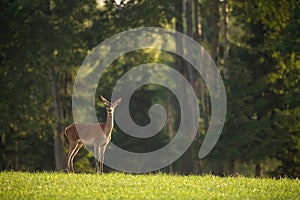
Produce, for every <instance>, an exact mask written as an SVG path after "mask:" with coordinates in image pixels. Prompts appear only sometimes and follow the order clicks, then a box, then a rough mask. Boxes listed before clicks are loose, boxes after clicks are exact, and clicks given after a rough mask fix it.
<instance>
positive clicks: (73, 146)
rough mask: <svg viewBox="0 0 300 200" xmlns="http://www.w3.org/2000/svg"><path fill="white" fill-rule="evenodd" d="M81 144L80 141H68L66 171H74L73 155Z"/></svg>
mask: <svg viewBox="0 0 300 200" xmlns="http://www.w3.org/2000/svg"><path fill="white" fill-rule="evenodd" d="M81 146H82V143H80V142H76V143H75V142H70V143H69V152H68V155H67V167H68V172H75V171H74V166H73V159H74V157H75V155H76V154H77V153H78V151H79V149H80V148H81Z"/></svg>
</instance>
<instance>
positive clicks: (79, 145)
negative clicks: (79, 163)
mask: <svg viewBox="0 0 300 200" xmlns="http://www.w3.org/2000/svg"><path fill="white" fill-rule="evenodd" d="M82 145H83V144H82V143H81V142H78V143H77V144H76V146H75V149H74V151H73V154H72V155H71V170H72V172H75V170H74V165H73V163H74V162H73V160H74V157H75V156H76V155H77V153H78V151H79V150H80V148H81V147H82Z"/></svg>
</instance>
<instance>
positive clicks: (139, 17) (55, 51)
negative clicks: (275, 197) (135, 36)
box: [0, 0, 300, 178]
mask: <svg viewBox="0 0 300 200" xmlns="http://www.w3.org/2000/svg"><path fill="white" fill-rule="evenodd" d="M299 10H300V1H299V0H292V1H287V0H278V1H270V0H254V1H246V0H163V1H162V0H115V1H113V0H95V1H93V0H86V1H79V0H74V1H68V2H67V1H61V0H44V1H39V0H28V1H19V0H17V1H14V0H5V1H4V0H2V1H1V2H0V19H1V23H0V27H1V32H0V87H1V90H0V171H9V170H16V171H33V172H34V171H63V170H64V169H66V154H67V151H68V143H67V141H66V138H65V136H64V129H65V127H67V126H68V125H69V124H72V123H73V115H72V90H73V85H74V81H75V78H76V75H77V71H78V69H79V67H80V65H81V64H82V62H83V60H84V59H85V57H86V56H87V55H88V54H89V53H90V52H91V51H92V49H93V48H94V47H95V46H97V45H98V44H100V43H101V42H103V41H104V40H106V39H107V38H110V37H112V36H114V35H116V34H118V33H121V32H123V31H127V30H131V29H135V28H142V27H161V28H166V29H171V30H176V31H178V32H180V33H183V34H186V35H187V36H189V37H191V38H193V39H194V40H195V41H197V42H198V43H199V44H200V45H201V46H202V47H204V49H205V50H206V51H207V52H208V54H209V55H210V57H211V58H212V59H213V61H214V62H215V63H216V65H217V66H218V69H219V71H220V73H221V76H222V79H223V82H224V85H225V90H226V96H227V108H226V109H227V112H226V119H225V124H224V127H223V130H222V133H221V136H220V138H219V140H218V142H217V143H216V145H215V147H214V148H213V150H212V151H211V152H210V153H209V154H208V155H207V156H206V157H205V158H202V159H199V158H198V151H199V149H200V147H201V144H202V141H203V139H204V137H205V134H206V131H207V129H208V127H209V123H210V120H211V119H210V116H211V102H210V94H209V92H208V88H207V86H206V85H205V83H204V82H203V79H202V78H201V76H200V74H199V73H198V72H197V71H196V70H195V69H193V68H192V67H191V66H190V64H189V63H188V62H187V61H186V60H184V59H183V58H180V57H179V56H176V55H174V54H172V53H170V52H166V51H160V50H155V49H142V50H136V51H133V52H129V53H127V54H125V55H122V56H121V57H119V58H118V59H116V60H115V61H114V62H113V63H111V64H110V66H109V67H108V68H107V69H106V70H105V72H104V74H103V76H102V77H101V79H100V80H99V84H98V87H97V92H96V95H95V96H96V98H95V102H96V109H97V117H98V119H99V121H100V122H103V121H105V119H106V112H105V108H104V105H103V103H102V102H101V100H100V95H103V96H105V97H107V98H108V99H110V97H111V95H112V91H113V88H114V85H115V84H116V82H117V81H118V80H119V79H120V77H121V76H122V75H123V74H125V73H126V72H127V71H129V70H130V69H132V68H133V67H134V66H138V65H141V64H145V63H163V64H165V65H168V66H170V67H172V68H174V69H175V70H177V71H178V72H179V73H181V74H182V75H183V76H184V77H185V78H186V79H187V80H188V81H189V83H190V84H191V86H192V88H194V90H195V94H196V95H197V100H198V106H199V110H200V116H199V119H198V122H199V128H198V131H197V135H196V137H195V140H194V141H193V144H192V145H191V146H190V147H189V148H188V149H187V150H186V151H185V152H184V154H183V155H182V156H181V157H180V158H179V159H177V160H176V161H175V162H173V163H172V164H170V165H169V166H168V167H165V168H163V169H160V171H162V172H165V173H170V174H173V173H175V174H184V175H188V174H196V175H198V174H214V175H219V176H230V175H236V174H242V175H245V176H256V177H290V178H299V177H300V12H299ZM116 45H117V44H116ZM160 75H162V76H163V74H160ZM212 78H213V76H212ZM157 103H158V104H160V105H162V106H163V107H164V108H165V109H166V112H167V116H168V118H167V121H166V124H165V126H164V127H163V128H162V129H161V131H160V132H159V134H157V135H155V136H154V137H151V138H149V139H147V140H145V139H141V138H135V137H130V136H128V135H127V134H126V133H125V132H124V131H123V130H121V129H120V128H119V127H118V124H115V127H114V130H113V133H112V142H113V143H114V144H116V145H117V146H119V147H121V148H123V149H126V150H128V151H133V152H150V151H153V150H155V149H159V148H160V147H162V146H164V145H166V144H168V143H169V142H170V140H172V138H173V137H174V133H176V130H177V129H178V124H179V119H180V117H179V116H180V109H179V108H178V106H179V104H178V101H177V100H176V97H175V96H174V94H173V93H172V92H170V91H169V90H168V89H166V88H164V87H158V86H157V85H153V84H149V85H145V86H143V87H141V88H138V89H137V90H136V91H135V92H134V94H133V96H132V97H131V99H130V106H129V107H130V114H131V117H132V119H133V120H134V122H135V123H137V124H138V125H141V126H145V125H147V124H148V123H149V115H148V112H149V108H150V107H151V106H152V105H153V104H157ZM119 106H122V104H120V105H119ZM116 112H118V110H116ZM74 164H75V168H76V171H78V172H87V173H88V172H91V173H93V172H94V170H95V169H94V165H95V161H94V157H93V155H92V154H91V153H90V152H89V151H88V150H87V149H85V148H82V149H81V150H80V152H79V153H78V156H77V157H76V158H75V162H74ZM104 171H105V172H110V171H114V169H112V168H109V167H107V166H106V167H105V170H104Z"/></svg>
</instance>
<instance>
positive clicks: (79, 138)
mask: <svg viewBox="0 0 300 200" xmlns="http://www.w3.org/2000/svg"><path fill="white" fill-rule="evenodd" d="M101 99H102V101H103V103H104V105H105V106H106V111H107V116H106V122H105V123H97V124H71V125H70V126H68V127H67V128H66V129H65V135H66V137H67V140H68V143H69V152H68V155H67V170H68V171H69V172H75V171H74V166H73V159H74V157H75V156H76V154H77V153H78V151H79V149H80V148H81V147H82V145H83V144H85V145H88V146H93V147H94V156H95V161H96V172H100V174H102V173H103V161H104V153H105V149H106V146H107V144H108V143H109V141H110V140H111V132H112V130H113V127H114V120H113V115H114V110H115V107H116V106H117V105H119V104H120V102H121V98H119V99H117V100H116V101H115V102H114V103H111V102H109V101H108V100H107V99H105V98H104V97H103V96H101ZM77 130H79V132H80V135H79V134H78V131H77Z"/></svg>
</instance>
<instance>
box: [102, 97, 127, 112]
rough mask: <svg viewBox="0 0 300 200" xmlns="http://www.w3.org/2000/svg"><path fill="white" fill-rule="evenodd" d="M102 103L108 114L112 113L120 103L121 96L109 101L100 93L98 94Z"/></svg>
mask: <svg viewBox="0 0 300 200" xmlns="http://www.w3.org/2000/svg"><path fill="white" fill-rule="evenodd" d="M100 97H101V99H102V101H103V103H104V105H105V106H106V111H107V113H109V114H112V113H113V112H114V110H115V108H116V106H117V105H119V104H120V103H121V100H122V99H121V98H118V99H117V100H116V101H115V102H114V103H111V102H109V101H108V100H107V99H106V98H104V97H103V96H102V95H101V96H100Z"/></svg>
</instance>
